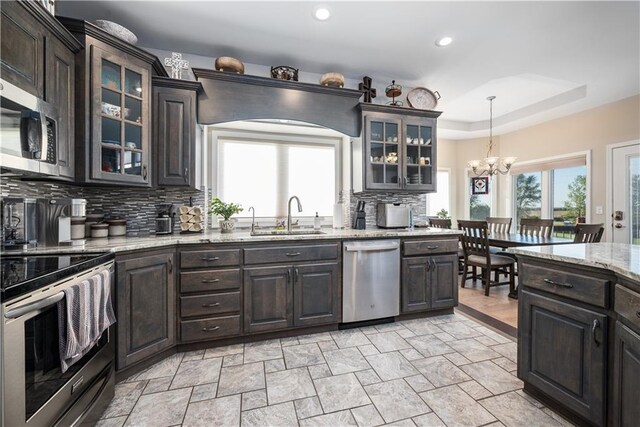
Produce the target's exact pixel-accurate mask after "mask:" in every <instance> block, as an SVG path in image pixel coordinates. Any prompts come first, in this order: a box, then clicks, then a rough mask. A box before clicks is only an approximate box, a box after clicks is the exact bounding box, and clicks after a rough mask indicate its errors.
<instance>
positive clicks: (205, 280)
mask: <svg viewBox="0 0 640 427" xmlns="http://www.w3.org/2000/svg"><path fill="white" fill-rule="evenodd" d="M219 281H220V279H202V280H201V282H202V283H217V282H219Z"/></svg>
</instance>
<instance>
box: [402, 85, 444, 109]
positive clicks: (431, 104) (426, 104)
mask: <svg viewBox="0 0 640 427" xmlns="http://www.w3.org/2000/svg"><path fill="white" fill-rule="evenodd" d="M439 99H440V94H439V93H438V91H434V92H432V91H430V90H429V89H427V88H426V87H417V88H415V89H412V90H411V91H410V92H409V93H408V94H407V102H408V103H409V105H410V106H411V107H413V108H417V109H420V110H433V109H434V108H436V106H437V105H438V100H439Z"/></svg>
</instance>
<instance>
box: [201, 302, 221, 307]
mask: <svg viewBox="0 0 640 427" xmlns="http://www.w3.org/2000/svg"><path fill="white" fill-rule="evenodd" d="M219 305H220V303H219V302H214V303H212V304H202V307H204V308H211V307H217V306H219Z"/></svg>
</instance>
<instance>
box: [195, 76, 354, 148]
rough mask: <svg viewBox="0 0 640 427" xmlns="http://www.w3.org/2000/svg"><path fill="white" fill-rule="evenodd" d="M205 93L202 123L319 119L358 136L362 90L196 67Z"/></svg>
mask: <svg viewBox="0 0 640 427" xmlns="http://www.w3.org/2000/svg"><path fill="white" fill-rule="evenodd" d="M193 73H194V74H195V76H196V78H197V79H198V81H199V82H200V83H202V88H203V92H202V93H200V94H199V96H198V123H200V124H217V123H225V122H231V121H237V120H248V119H286V120H296V121H301V122H307V123H314V124H317V125H321V126H325V127H328V128H331V129H334V130H336V131H338V132H342V133H344V134H346V135H349V136H353V137H357V136H359V135H360V130H361V126H362V120H361V113H360V110H359V108H358V104H359V101H360V97H361V96H362V94H363V93H362V92H361V91H359V90H354V89H342V88H334V87H326V86H321V85H319V84H310V83H300V82H294V81H289V80H278V79H273V78H268V77H259V76H248V75H240V74H232V73H227V72H221V71H215V70H208V69H204V68H193Z"/></svg>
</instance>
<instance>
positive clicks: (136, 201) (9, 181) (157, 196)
mask: <svg viewBox="0 0 640 427" xmlns="http://www.w3.org/2000/svg"><path fill="white" fill-rule="evenodd" d="M0 195H1V196H2V197H25V198H51V199H55V198H77V199H87V213H97V212H102V213H104V214H105V215H106V216H107V218H116V217H117V218H124V219H127V220H128V222H127V235H132V236H135V235H145V234H150V233H153V232H154V231H155V220H154V218H155V217H156V215H157V205H159V204H161V203H173V204H174V205H175V206H176V211H177V207H178V206H182V205H186V204H189V199H190V198H192V200H193V204H194V206H195V205H198V206H204V203H205V194H204V192H203V191H199V190H194V189H188V188H131V187H78V186H75V185H69V184H65V183H58V182H43V181H22V180H20V179H18V178H13V177H2V178H1V181H0ZM176 218H177V217H176ZM176 224H177V219H176ZM174 229H175V230H177V229H178V228H177V227H174Z"/></svg>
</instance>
